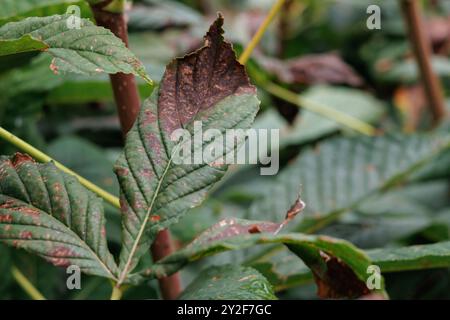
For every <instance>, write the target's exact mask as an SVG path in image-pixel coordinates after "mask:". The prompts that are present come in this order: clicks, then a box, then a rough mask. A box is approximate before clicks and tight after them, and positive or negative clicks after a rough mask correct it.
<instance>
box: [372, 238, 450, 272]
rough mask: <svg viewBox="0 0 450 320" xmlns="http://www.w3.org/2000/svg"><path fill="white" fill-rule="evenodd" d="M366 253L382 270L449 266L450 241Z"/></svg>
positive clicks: (393, 270) (391, 270)
mask: <svg viewBox="0 0 450 320" xmlns="http://www.w3.org/2000/svg"><path fill="white" fill-rule="evenodd" d="M367 254H368V255H369V256H370V257H371V259H372V260H373V261H374V264H377V265H379V266H380V268H381V271H382V272H397V271H407V270H421V269H432V268H448V267H450V241H445V242H439V243H434V244H427V245H416V246H409V247H402V248H386V249H374V250H369V251H367Z"/></svg>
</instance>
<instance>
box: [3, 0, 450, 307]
mask: <svg viewBox="0 0 450 320" xmlns="http://www.w3.org/2000/svg"><path fill="white" fill-rule="evenodd" d="M22 2H23V1H22ZM25 2H27V1H25ZM68 4H77V5H80V6H81V8H82V15H83V17H87V18H91V17H92V14H91V12H90V9H89V6H87V5H86V3H85V2H84V1H70V0H66V1H58V0H54V1H41V2H40V5H39V6H37V7H34V8H33V9H32V10H30V9H29V8H27V7H26V6H24V8H22V10H19V12H17V11H15V12H8V10H2V11H1V13H0V25H3V24H5V23H7V22H10V21H15V20H18V19H20V18H23V17H27V16H32V15H34V16H45V15H50V14H56V13H59V14H61V13H64V12H65V11H66V8H67V5H68ZM272 4H273V1H271V0H184V1H175V0H161V1H157V0H142V1H134V3H133V6H132V8H131V9H130V11H129V21H128V24H129V32H130V47H131V50H132V51H133V52H134V53H135V54H136V55H137V56H138V57H139V58H140V59H141V61H143V63H144V64H145V66H146V68H147V71H148V73H149V74H150V76H151V77H152V79H154V80H156V81H158V80H159V79H160V78H161V77H162V74H163V72H164V69H165V65H166V64H167V63H168V62H169V61H170V60H171V59H172V58H173V57H176V56H181V55H183V54H185V53H187V52H190V51H191V50H193V49H195V48H197V47H198V46H199V45H200V44H201V41H202V39H201V37H202V35H203V34H204V31H205V30H206V29H207V27H208V25H209V24H210V23H211V21H213V19H214V18H215V16H216V12H217V11H220V12H222V13H223V15H224V17H225V30H226V34H225V37H226V38H227V39H228V40H230V41H232V42H233V43H234V46H235V49H236V51H238V52H241V51H242V48H243V47H245V45H246V44H247V43H248V42H249V41H250V39H251V37H252V35H253V34H254V33H255V31H256V30H257V28H258V26H259V25H260V23H261V22H262V20H263V19H264V17H265V15H266V14H267V11H268V10H269V9H270V6H271V5H272ZM370 4H378V5H379V6H380V7H381V9H382V22H381V23H382V29H381V30H368V29H367V27H366V19H367V17H368V15H367V13H366V8H367V7H368V5H370ZM0 6H1V1H0ZM423 8H424V14H425V18H426V26H427V27H426V33H427V36H428V37H429V39H430V41H431V43H432V47H433V57H432V60H433V68H434V71H435V72H436V73H437V74H438V75H439V76H440V79H441V81H442V84H443V88H444V92H445V95H446V102H447V103H446V104H447V107H448V108H450V99H449V97H450V60H449V54H450V3H449V1H446V0H430V1H423ZM399 10H400V9H399V5H398V2H397V1H375V0H324V1H314V0H289V1H287V4H286V5H285V7H284V8H283V10H282V12H281V14H280V15H278V17H277V18H276V20H275V21H274V23H272V24H271V26H270V28H269V30H268V31H267V32H266V33H265V35H264V37H263V39H262V41H261V42H260V45H259V46H258V48H257V50H256V51H255V52H254V54H253V55H252V59H251V60H250V61H249V63H248V71H249V74H250V77H251V78H252V79H253V81H254V82H256V83H257V84H258V83H259V82H258V81H259V80H261V79H263V80H270V81H273V82H275V83H277V84H280V85H282V86H283V87H285V88H289V89H290V90H292V91H294V92H296V93H301V94H302V96H303V97H306V98H308V100H310V101H314V102H316V103H319V104H322V105H326V106H328V107H330V108H332V109H335V110H338V111H340V112H342V113H345V114H348V115H351V116H353V117H356V118H358V119H360V120H362V121H364V122H367V123H371V124H372V125H373V126H375V127H376V128H377V132H378V133H380V134H381V133H386V134H390V133H396V132H407V133H411V132H413V131H415V132H421V131H426V130H427V129H428V128H429V127H430V119H429V116H428V113H427V107H428V106H427V101H426V98H425V96H424V93H423V87H422V85H421V83H420V81H419V74H418V70H417V67H416V63H415V61H414V59H413V55H412V52H411V48H410V45H409V42H408V38H407V36H406V33H405V27H404V23H403V20H402V19H401V12H400V11H399ZM49 65H50V58H49V57H47V56H45V55H43V54H35V53H25V54H20V55H15V56H13V57H11V56H6V57H1V58H0V125H1V126H3V127H4V128H6V129H7V130H9V131H11V132H13V133H14V134H15V135H17V136H19V137H21V138H22V139H24V140H25V141H27V142H29V143H31V144H32V145H34V146H36V147H37V148H39V149H41V150H43V151H44V152H46V153H48V154H49V155H50V156H52V157H54V158H55V159H57V160H58V161H60V162H62V163H63V164H64V165H66V166H67V167H69V168H71V169H73V170H75V171H76V172H77V173H79V174H80V175H82V176H84V177H85V178H87V179H89V180H91V181H92V182H94V183H96V184H98V185H99V186H101V187H103V188H105V189H106V190H108V191H110V192H112V193H113V194H116V195H117V194H118V186H117V182H116V179H115V177H114V174H113V172H112V166H113V163H114V161H115V159H116V158H117V155H118V152H119V150H120V149H121V146H122V143H123V141H122V138H121V131H120V127H119V122H118V119H117V117H116V112H115V106H114V102H113V95H112V90H111V87H110V83H109V78H108V76H106V75H104V76H102V75H99V76H95V77H92V76H78V75H73V74H63V75H54V74H53V73H52V71H51V70H50V68H49ZM138 81H139V88H140V93H141V97H142V98H143V99H145V98H146V97H147V96H148V95H149V94H150V92H151V88H149V86H148V85H147V84H145V83H144V82H143V81H141V80H138ZM258 95H259V98H260V100H261V101H262V105H261V112H260V114H259V115H258V118H257V120H256V123H255V126H256V127H260V128H279V129H280V130H281V131H280V132H281V141H280V144H281V151H280V152H281V154H280V155H281V163H282V168H281V172H283V171H284V170H293V169H292V166H295V161H296V160H295V159H296V158H297V156H298V155H299V156H300V157H304V159H303V162H300V164H302V165H304V166H302V167H301V168H300V169H299V170H305V171H308V170H309V168H308V165H312V164H311V163H310V162H308V155H309V154H313V153H314V152H316V151H315V150H316V148H318V147H317V146H321V145H322V144H323V143H326V142H329V141H331V140H332V139H339V137H341V136H344V137H353V136H356V134H355V132H353V131H352V130H350V129H348V128H345V127H343V126H342V125H340V124H338V123H337V122H336V121H333V120H332V119H329V118H324V117H323V116H320V115H317V114H315V113H312V112H309V111H306V110H302V109H299V108H298V107H297V106H294V105H292V104H290V103H288V102H286V101H283V100H281V99H279V98H277V97H275V96H273V95H271V94H270V93H268V92H267V91H266V90H264V88H259V90H258ZM449 124H450V122H449V119H448V117H447V118H446V119H444V121H443V123H442V124H441V125H440V127H439V128H437V129H436V130H437V131H441V132H445V133H448V132H449V129H450V125H449ZM330 139H331V140H330ZM321 150H326V148H325V147H324V148H323V149H321ZM15 151H17V150H15V148H14V147H12V146H11V145H8V144H7V143H6V142H3V141H0V154H12V153H13V152H15ZM324 152H325V151H324ZM380 152H381V151H380ZM385 153H386V154H385V162H386V163H385V165H386V167H395V166H396V165H398V164H399V163H401V161H402V158H403V157H404V155H403V154H390V153H389V150H387V151H386V150H385ZM348 156H349V158H348V160H345V159H344V163H345V164H346V165H342V166H340V167H339V170H342V171H341V172H340V174H342V175H343V176H346V175H350V174H351V172H353V170H354V165H355V163H357V162H358V161H359V160H358V158H357V156H358V155H357V154H356V153H355V154H353V155H352V154H349V155H348ZM352 156H353V158H352ZM383 156H384V155H383ZM332 157H333V150H331V151H330V153H329V154H328V155H327V154H325V155H324V154H323V152H322V155H321V158H315V159H316V161H321V160H320V159H323V161H324V163H322V164H321V165H323V166H324V167H323V168H321V167H320V168H319V169H318V168H317V166H316V167H314V168H315V169H313V167H311V170H310V173H309V176H307V175H305V176H303V177H304V180H302V181H297V182H298V183H302V185H304V186H308V188H310V189H315V190H318V194H320V195H323V194H324V195H325V197H326V196H327V195H329V193H330V192H333V193H336V195H337V196H336V197H338V196H339V193H342V192H348V193H352V192H353V193H354V192H357V189H358V185H357V184H356V185H352V184H351V183H352V182H353V180H348V181H350V184H347V182H346V181H342V185H338V186H335V187H334V189H332V190H330V189H329V188H330V187H329V186H328V185H327V178H328V176H327V174H329V175H333V174H334V171H333V170H335V168H334V167H333V165H334V164H333V161H332V160H330V161H328V162H327V159H328V160H329V159H330V158H332ZM293 163H294V164H293ZM327 166H328V171H327V170H326V169H327ZM285 167H286V168H285ZM294 169H295V168H294ZM322 169H323V170H322ZM398 170H400V169H398ZM394 173H395V174H397V173H399V172H396V171H394ZM394 173H393V175H394ZM356 174H357V175H358V173H356ZM362 175H363V174H361V176H362ZM449 177H450V152H449V151H446V152H444V153H442V154H440V155H439V156H438V157H437V158H434V159H432V161H429V163H427V164H426V165H425V166H424V167H423V168H422V169H421V170H419V171H415V172H414V173H413V174H412V175H409V176H408V178H407V179H405V180H404V181H402V183H401V184H398V185H396V186H395V187H393V188H391V189H390V190H389V191H385V186H384V185H383V184H381V183H380V184H378V185H376V186H375V187H373V188H372V189H370V190H365V191H367V197H365V198H364V200H363V201H361V202H359V203H357V204H356V203H352V204H350V203H349V204H348V205H347V206H346V207H345V208H344V210H340V212H339V214H336V212H334V209H333V208H324V207H323V206H322V207H321V208H322V210H321V212H320V217H315V216H314V214H317V213H315V212H310V213H309V212H307V213H305V214H306V217H304V219H303V220H302V221H301V223H300V224H299V225H297V226H293V229H295V230H301V231H305V232H314V233H321V234H327V235H332V236H335V237H339V238H344V239H347V240H349V241H351V242H353V243H354V244H355V245H357V246H359V247H361V248H363V249H372V248H380V247H398V246H405V245H412V244H423V243H434V242H440V241H448V240H450V197H449V195H450V190H449V181H450V180H449ZM282 183H284V182H283V181H282V178H280V179H278V180H277V179H274V178H273V177H264V176H260V175H259V170H258V168H256V167H254V166H248V167H243V168H242V167H240V168H232V169H231V170H230V173H229V174H228V175H227V176H226V177H225V179H224V181H223V182H221V184H220V185H219V186H218V187H217V188H215V190H214V192H213V193H212V195H211V196H210V198H209V199H208V200H207V201H206V202H205V203H204V204H203V205H202V206H201V207H199V208H196V209H193V210H192V212H191V214H189V215H187V216H186V217H185V218H184V219H183V220H182V221H181V223H179V224H177V225H175V226H174V227H173V230H172V232H173V234H174V236H175V237H176V241H177V245H179V246H182V245H183V244H185V243H187V242H188V241H190V240H191V239H192V238H193V237H195V235H197V234H198V233H199V232H200V231H202V230H204V229H206V228H207V227H209V226H211V225H212V224H213V223H215V222H217V221H218V220H219V219H221V218H223V217H227V216H238V217H252V218H257V219H258V220H264V219H271V220H273V219H275V220H280V219H281V218H282V216H275V217H273V216H271V213H272V214H273V213H274V212H273V211H272V210H271V208H272V207H276V206H277V202H278V201H282V200H280V198H283V195H282V194H281V195H279V196H277V195H276V194H273V192H274V191H273V190H274V188H277V186H278V185H280V184H282ZM283 187H286V186H283ZM280 188H281V186H280ZM283 190H284V189H283ZM283 190H281V191H280V192H283ZM267 192H269V195H268V194H267ZM264 197H266V199H268V201H269V202H270V206H271V207H270V206H269V207H264V206H263V204H264V203H265V202H267V201H261V198H264ZM304 200H305V201H306V203H307V205H308V206H309V205H310V204H311V203H310V202H312V207H314V205H315V203H314V201H315V200H314V199H309V198H308V197H304ZM319 200H320V199H319ZM319 200H318V201H319ZM281 206H282V205H281ZM107 217H108V226H107V227H108V236H109V241H110V247H111V250H112V251H113V252H115V253H117V252H118V250H119V248H120V217H119V214H118V212H117V210H115V209H114V208H112V207H107ZM326 217H333V218H332V219H330V220H329V221H327V222H326V223H323V221H324V220H323V218H326ZM308 219H309V220H308ZM308 221H309V222H308ZM306 222H308V223H306ZM306 226H308V228H307V227H306ZM293 260H298V258H296V257H295V256H292V255H291V254H289V253H288V251H287V250H280V249H279V248H273V247H263V248H257V249H251V250H247V251H245V252H232V253H227V254H222V255H220V256H218V257H214V258H209V259H207V260H206V261H202V262H200V263H195V264H193V265H191V266H189V267H188V268H187V269H185V270H184V271H183V273H182V276H183V283H184V284H185V285H186V284H188V283H189V282H190V281H191V280H192V278H193V276H195V275H196V274H197V273H198V271H199V270H201V269H202V268H204V267H206V265H209V264H217V263H219V262H224V261H233V262H234V263H236V262H237V261H242V262H245V263H246V264H249V265H252V266H255V267H256V268H257V269H258V270H260V271H261V272H262V273H263V274H265V275H266V276H267V277H268V278H269V279H271V280H273V282H275V285H276V288H277V292H278V295H279V297H280V298H287V299H298V298H315V297H316V295H315V286H314V285H313V282H312V279H311V277H309V276H302V273H301V269H302V266H301V265H300V266H299V261H293ZM291 261H293V263H290V262H291ZM145 263H146V262H145V261H144V262H143V264H145ZM13 264H15V265H18V266H21V270H22V271H23V272H24V273H25V274H26V275H27V276H28V277H29V279H30V280H31V281H33V282H34V283H35V284H36V286H37V287H38V288H39V289H40V290H41V291H42V293H43V294H44V295H45V296H46V297H48V298H62V299H66V298H67V299H69V298H70V299H85V298H88V299H104V298H108V297H109V294H110V284H109V283H108V281H107V280H103V279H99V278H95V277H88V276H83V280H82V284H83V289H82V290H80V291H72V292H71V291H68V290H67V289H66V287H65V276H66V275H65V273H64V271H63V270H60V269H58V268H55V267H53V266H50V265H48V264H47V263H45V262H43V261H42V260H41V259H39V258H36V257H33V256H30V255H28V254H26V253H25V252H16V251H13V250H9V249H8V248H6V247H4V246H2V247H1V249H0V277H1V278H0V279H1V280H0V298H2V299H10V298H27V296H26V295H25V294H24V293H23V291H22V290H21V289H20V287H18V285H17V284H16V283H15V282H14V281H13V279H12V278H11V276H10V272H9V270H10V268H11V266H12V265H13ZM280 279H281V280H280ZM386 285H387V291H388V293H389V294H390V296H391V297H392V298H399V299H407V298H450V270H449V269H435V270H422V271H408V272H399V273H392V274H388V275H386ZM156 288H157V284H156V283H155V282H154V281H149V282H148V283H144V284H142V285H140V286H139V287H136V288H132V289H129V290H128V291H126V293H125V296H124V298H156V297H157V296H158V291H157V289H156Z"/></svg>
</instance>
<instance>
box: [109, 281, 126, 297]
mask: <svg viewBox="0 0 450 320" xmlns="http://www.w3.org/2000/svg"><path fill="white" fill-rule="evenodd" d="M122 295H123V291H122V289H120V288H119V287H117V286H115V285H114V286H113V289H112V293H111V298H110V300H120V299H121V298H122Z"/></svg>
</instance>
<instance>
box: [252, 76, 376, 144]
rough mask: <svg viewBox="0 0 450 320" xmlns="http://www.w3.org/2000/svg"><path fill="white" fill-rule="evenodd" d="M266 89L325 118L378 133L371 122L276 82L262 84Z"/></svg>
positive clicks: (369, 132)
mask: <svg viewBox="0 0 450 320" xmlns="http://www.w3.org/2000/svg"><path fill="white" fill-rule="evenodd" d="M261 86H262V87H263V88H264V89H265V90H267V91H268V92H270V93H271V94H273V95H274V96H276V97H278V98H280V99H283V100H285V101H287V102H290V103H292V104H294V105H296V106H298V107H301V108H304V109H306V110H308V111H311V112H314V113H317V114H319V115H321V116H323V117H325V118H328V119H330V120H333V121H335V122H337V123H339V124H341V125H344V126H346V127H348V128H351V129H353V130H355V131H357V132H359V133H362V134H364V135H368V136H372V135H374V134H375V133H376V129H375V128H374V127H372V126H371V125H370V124H368V123H365V122H364V121H361V120H359V119H357V118H355V117H352V116H350V115H348V114H345V113H342V112H339V111H337V110H335V109H332V108H330V107H328V106H326V105H322V104H319V103H316V102H314V101H311V100H309V99H306V98H304V97H302V96H301V95H298V94H296V93H294V92H291V91H289V90H287V89H285V88H283V87H281V86H279V85H277V84H275V83H272V82H266V83H263V84H262V85H261Z"/></svg>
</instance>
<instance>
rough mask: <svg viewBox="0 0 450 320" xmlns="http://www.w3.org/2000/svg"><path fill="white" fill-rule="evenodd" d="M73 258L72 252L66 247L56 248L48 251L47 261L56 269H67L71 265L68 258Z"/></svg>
mask: <svg viewBox="0 0 450 320" xmlns="http://www.w3.org/2000/svg"><path fill="white" fill-rule="evenodd" d="M73 256H75V254H74V252H73V251H72V250H70V249H69V248H67V247H63V246H58V247H55V248H54V249H53V250H50V252H49V257H48V258H47V259H48V261H49V262H51V263H53V264H54V265H55V266H57V267H68V266H70V264H71V262H70V259H69V257H73Z"/></svg>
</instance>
